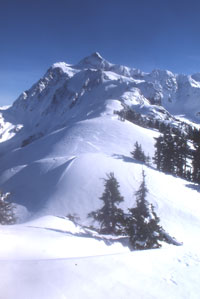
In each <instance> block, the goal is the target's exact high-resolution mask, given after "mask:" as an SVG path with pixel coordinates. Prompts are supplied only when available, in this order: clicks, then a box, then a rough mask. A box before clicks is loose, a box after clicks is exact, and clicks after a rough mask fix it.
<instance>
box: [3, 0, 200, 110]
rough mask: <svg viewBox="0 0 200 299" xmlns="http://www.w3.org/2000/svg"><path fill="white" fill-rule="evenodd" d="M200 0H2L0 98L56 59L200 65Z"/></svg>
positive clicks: (6, 99) (175, 67) (193, 68)
mask: <svg viewBox="0 0 200 299" xmlns="http://www.w3.org/2000/svg"><path fill="white" fill-rule="evenodd" d="M199 30H200V1H199V0H188V1H186V0H101V1H98V0H0V105H4V104H10V103H12V102H13V101H14V100H15V99H16V98H17V96H18V95H19V94H20V93H21V92H22V91H23V90H25V89H28V88H29V87H30V86H31V85H32V84H33V83H34V82H35V81H36V80H38V79H39V78H40V77H41V76H42V75H43V74H44V73H45V71H46V70H47V68H48V67H49V66H50V65H51V64H53V63H54V62H57V61H66V62H68V63H75V62H78V61H79V60H80V59H82V58H83V57H85V56H87V55H89V54H91V53H93V52H95V51H98V52H99V53H100V54H101V55H102V56H103V57H104V58H105V59H107V60H108V61H110V62H113V63H117V64H124V65H128V66H131V67H136V68H140V69H142V70H144V71H151V70H152V69H154V68H161V69H168V70H171V71H173V72H175V73H187V74H190V73H194V72H200V33H199Z"/></svg>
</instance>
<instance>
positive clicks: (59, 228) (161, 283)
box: [0, 216, 200, 299]
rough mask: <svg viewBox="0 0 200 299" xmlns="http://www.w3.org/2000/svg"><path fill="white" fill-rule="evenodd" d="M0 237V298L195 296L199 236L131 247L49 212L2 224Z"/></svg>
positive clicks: (176, 298) (199, 271)
mask: <svg viewBox="0 0 200 299" xmlns="http://www.w3.org/2000/svg"><path fill="white" fill-rule="evenodd" d="M0 238H1V247H0V266H1V271H0V290H1V298H6V299H14V298H16V294H17V296H18V297H19V298H20V299H27V298H29V299H36V298H37V299H63V298H67V299H68V298H73V299H79V298H82V299H88V298H97V299H104V298H113V299H114V298H120V299H123V298H127V299H129V298H130V299H132V298H136V299H138V298H144V299H150V298H151V299H153V298H154V299H156V298H159V299H164V298H166V299H168V298H170V299H171V298H172V299H179V298H180V299H182V298H185V299H188V298H190V299H197V298H199V292H200V286H199V275H200V254H199V244H198V242H196V243H190V242H189V243H187V244H185V245H183V246H178V247H176V246H172V245H171V246H169V245H165V246H164V247H163V248H161V249H157V250H147V251H134V252H130V251H129V250H128V248H127V247H124V246H123V245H122V244H121V243H120V242H117V241H114V240H109V238H107V239H108V240H107V241H103V240H101V239H100V238H99V239H97V238H91V237H89V236H87V234H86V233H85V231H84V229H81V228H80V227H76V226H75V225H74V224H73V223H71V222H70V221H68V220H65V219H60V218H57V217H52V216H51V217H50V216H48V217H43V218H40V219H37V220H35V221H32V222H28V223H26V224H23V225H15V226H12V227H11V226H10V227H4V229H3V230H2V229H1V230H0ZM197 239H198V238H197Z"/></svg>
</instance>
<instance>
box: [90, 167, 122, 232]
mask: <svg viewBox="0 0 200 299" xmlns="http://www.w3.org/2000/svg"><path fill="white" fill-rule="evenodd" d="M104 182H105V183H104V186H105V190H104V192H103V194H102V196H101V197H100V200H102V201H103V207H102V208H101V209H99V210H97V211H95V212H91V213H90V214H89V215H88V217H92V218H94V220H96V221H98V222H100V225H101V229H100V232H101V233H105V234H120V233H121V232H122V223H123V222H124V217H123V215H124V213H123V211H122V210H121V209H120V208H118V207H117V205H118V204H119V203H120V202H122V201H123V200H124V198H123V197H122V196H121V194H120V192H119V183H118V182H117V180H116V178H115V176H114V173H112V172H111V173H109V174H107V179H104Z"/></svg>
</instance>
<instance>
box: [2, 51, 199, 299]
mask: <svg viewBox="0 0 200 299" xmlns="http://www.w3.org/2000/svg"><path fill="white" fill-rule="evenodd" d="M199 93H200V85H199V74H195V75H192V76H184V75H175V74H172V73H171V72H169V71H160V70H155V71H153V72H152V73H150V74H146V73H143V72H141V71H140V70H136V69H130V68H127V67H124V66H117V65H114V64H111V63H109V62H107V61H106V60H105V59H103V58H102V57H101V56H100V55H99V54H98V53H94V54H93V55H91V56H89V57H86V58H85V59H83V60H82V61H81V62H79V63H78V64H76V65H74V66H73V65H70V64H66V63H64V62H62V63H56V64H54V65H53V66H52V67H51V68H50V69H49V70H48V71H47V72H46V74H45V75H44V77H43V78H41V79H40V80H39V81H38V82H37V83H36V84H34V85H33V86H32V87H31V88H30V89H29V90H27V91H25V92H23V93H22V94H21V95H20V97H19V98H18V99H17V100H16V101H15V102H14V104H13V106H12V107H8V108H7V109H1V111H0V141H1V143H0V145H1V146H0V154H1V158H0V159H1V161H0V188H1V189H2V190H3V191H4V192H10V193H11V200H12V201H13V202H15V203H16V204H17V215H18V217H19V222H25V221H27V222H25V223H21V224H17V225H14V226H0V242H1V246H0V267H1V272H0V299H1V298H2V299H14V298H16V294H18V297H19V298H20V299H27V298H28V299H29V298H30V299H40V298H41V299H63V298H67V299H74V298H75V299H76V298H77V299H79V298H81V299H86V298H87V299H88V298H97V299H98V298H100V299H104V298H115V299H116V298H120V299H121V298H128V299H129V298H135V299H140V298H142V299H148V298H158V299H160V298H161V299H162V298H163V299H165V298H166V299H168V298H170V299H171V298H174V299H175V298H176V299H177V298H187V299H188V298H190V299H196V298H199V294H200V285H199V276H200V267H199V266H200V265H199V263H200V254H199V242H198V237H199V235H200V217H199V211H200V194H199V192H200V188H199V186H198V185H195V184H192V183H191V182H188V181H185V180H182V179H179V178H177V177H174V176H171V175H167V174H165V173H161V172H159V171H157V170H156V169H155V168H154V165H153V163H152V164H151V165H150V166H147V165H143V164H142V163H140V162H139V161H136V160H134V159H132V158H131V155H130V152H131V151H132V150H133V148H134V144H135V142H136V141H138V143H139V144H141V145H142V148H143V150H144V152H145V154H146V155H147V154H149V156H150V157H152V156H153V155H154V143H155V139H154V138H156V137H158V136H159V133H158V132H157V131H155V130H150V129H145V128H142V127H140V126H138V125H135V124H133V123H131V122H128V121H121V120H120V119H119V118H118V116H117V115H116V114H114V111H116V110H117V111H119V110H121V109H122V108H123V106H124V105H126V106H128V107H130V108H131V109H134V110H135V111H137V112H139V113H141V114H143V115H151V116H153V117H154V118H155V119H160V120H163V121H165V120H167V121H168V122H170V121H171V122H172V121H174V122H176V119H175V118H174V115H176V114H178V115H179V117H182V118H184V119H186V120H187V121H188V122H189V120H188V119H189V118H190V119H193V120H195V121H198V117H199V116H198V113H197V112H198V111H200V105H199V97H200V94H199ZM157 104H159V105H162V106H159V105H157ZM169 112H170V113H171V114H172V115H170V114H169ZM180 115H181V116H180ZM190 123H191V122H190ZM142 170H144V171H145V174H146V183H147V187H148V189H149V193H148V196H147V200H148V201H149V202H150V203H152V204H153V205H154V206H155V211H156V213H157V214H158V216H159V217H160V220H161V225H162V226H163V228H164V229H165V230H166V231H167V232H168V233H169V234H170V235H171V236H174V237H175V238H176V239H177V241H179V242H182V243H183V245H182V246H178V247H176V246H173V245H166V244H163V247H162V248H161V249H157V250H147V251H142V252H139V251H134V252H130V251H129V249H128V247H127V246H125V245H126V240H125V239H123V240H116V239H113V238H112V237H111V236H110V237H107V239H105V238H104V237H102V236H98V235H97V234H96V235H95V234H93V236H91V232H90V233H89V232H88V231H87V230H86V229H84V228H83V227H80V226H76V225H74V224H73V223H72V222H70V221H69V220H67V219H66V218H63V217H65V216H66V215H68V214H74V213H76V214H77V215H78V216H79V217H80V223H82V224H83V225H85V226H89V225H90V224H92V219H89V218H88V217H87V215H88V213H89V212H91V211H94V210H96V209H98V208H99V207H100V206H101V204H102V203H101V201H100V200H99V197H100V196H101V195H102V192H103V190H104V181H103V179H104V178H106V174H108V173H110V172H114V174H115V177H116V178H117V180H118V182H119V184H120V192H121V194H122V196H124V202H122V203H121V204H120V207H121V208H122V209H124V211H125V212H126V211H127V209H128V208H131V207H133V206H134V205H135V196H134V193H135V191H136V190H138V187H139V185H140V183H141V174H142ZM49 215H51V216H49ZM94 225H98V224H97V223H94Z"/></svg>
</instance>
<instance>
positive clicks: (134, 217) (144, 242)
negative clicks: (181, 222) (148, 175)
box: [127, 171, 163, 249]
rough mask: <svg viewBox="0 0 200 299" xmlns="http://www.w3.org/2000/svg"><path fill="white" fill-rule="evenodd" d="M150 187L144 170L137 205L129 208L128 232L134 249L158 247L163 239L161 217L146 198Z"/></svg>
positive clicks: (137, 193)
mask: <svg viewBox="0 0 200 299" xmlns="http://www.w3.org/2000/svg"><path fill="white" fill-rule="evenodd" d="M147 193H148V189H147V187H146V182H145V174H144V171H143V172H142V182H141V184H140V187H139V189H138V191H137V192H136V193H135V195H136V207H135V208H131V209H129V212H130V215H129V217H128V220H127V233H128V235H129V237H130V243H131V245H132V246H133V248H134V249H150V248H158V247H160V246H161V245H160V244H159V242H158V241H159V240H162V239H163V237H162V228H161V226H160V225H159V221H160V220H159V218H158V216H157V215H156V213H155V211H154V207H153V205H152V204H149V203H148V201H147V200H146V196H147Z"/></svg>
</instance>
